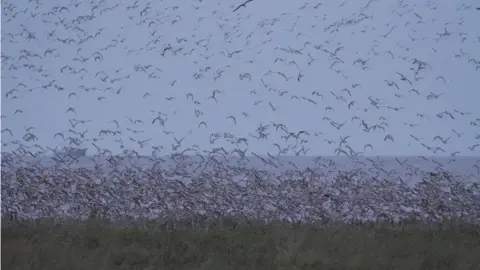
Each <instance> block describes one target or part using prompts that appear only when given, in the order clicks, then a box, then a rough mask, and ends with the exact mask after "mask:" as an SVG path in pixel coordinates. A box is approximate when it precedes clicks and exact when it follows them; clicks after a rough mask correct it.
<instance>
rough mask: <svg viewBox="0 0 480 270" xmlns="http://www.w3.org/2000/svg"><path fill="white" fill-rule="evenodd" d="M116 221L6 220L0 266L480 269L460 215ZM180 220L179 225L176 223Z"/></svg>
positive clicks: (478, 253)
mask: <svg viewBox="0 0 480 270" xmlns="http://www.w3.org/2000/svg"><path fill="white" fill-rule="evenodd" d="M239 224H240V223H238V222H236V221H234V220H230V219H221V220H217V221H211V222H207V221H198V220H188V221H184V222H182V223H178V222H177V223H173V222H168V223H164V224H161V225H160V224H156V223H154V222H149V223H142V224H137V225H134V226H119V225H118V224H117V225H114V224H110V223H107V222H104V221H100V220H89V221H84V222H78V221H77V222H73V221H63V222H53V221H48V220H44V221H36V222H19V221H16V222H11V221H8V220H5V219H4V220H3V221H2V269H9V270H16V269H22V270H23V269H35V270H41V269H48V270H54V269H69V270H75V269H88V270H93V269H95V270H96V269H209V270H216V269H218V270H226V269H249V270H250V269H262V270H267V269H275V270H278V269H368V270H374V269H379V270H380V269H381V270H385V269H406V270H413V269H479V268H478V267H479V266H480V227H479V226H473V225H465V224H461V223H459V222H455V223H453V222H446V223H443V224H430V225H427V224H423V223H417V222H408V223H403V224H396V225H392V224H387V223H368V224H365V223H358V224H340V223H335V222H329V223H324V224H298V223H295V224H294V223H287V222H275V223H270V224H268V225H265V224H260V223H259V222H249V223H248V224H246V223H242V224H243V225H239ZM173 226H175V229H173Z"/></svg>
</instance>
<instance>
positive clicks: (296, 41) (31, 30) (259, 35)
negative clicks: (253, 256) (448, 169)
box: [1, 0, 480, 156]
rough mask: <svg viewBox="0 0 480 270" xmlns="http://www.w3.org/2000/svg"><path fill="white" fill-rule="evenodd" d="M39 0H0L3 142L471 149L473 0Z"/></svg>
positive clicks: (477, 112)
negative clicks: (244, 2)
mask: <svg viewBox="0 0 480 270" xmlns="http://www.w3.org/2000/svg"><path fill="white" fill-rule="evenodd" d="M27 2H28V3H27ZM37 2H38V3H35V1H2V20H1V23H2V74H1V75H2V85H1V90H2V91H1V92H2V104H1V112H2V122H1V124H2V143H3V148H2V151H8V150H11V149H13V148H15V147H17V145H16V144H15V140H18V141H17V143H18V142H19V143H23V144H25V145H33V144H38V145H40V146H42V147H44V146H49V147H55V146H67V145H69V142H72V143H73V142H76V143H79V145H78V147H87V148H88V149H89V151H92V152H95V148H94V146H93V145H92V142H93V143H95V144H96V145H98V146H99V147H101V148H107V149H110V150H112V151H115V152H118V151H120V145H121V144H122V143H123V145H124V147H125V148H127V149H135V150H137V151H138V152H140V153H142V154H149V153H151V151H152V146H163V147H164V150H163V153H165V154H168V153H170V152H172V151H173V150H172V145H176V144H177V143H176V141H175V138H176V139H178V140H180V139H182V138H185V139H184V140H183V141H182V143H181V146H180V147H179V148H178V149H180V150H181V149H185V148H187V147H192V146H194V145H197V146H198V147H199V148H200V149H210V148H213V147H222V146H223V147H224V148H225V149H227V150H231V149H233V148H236V147H239V148H240V149H242V150H245V149H247V148H248V151H247V154H248V153H250V152H255V153H259V154H265V153H266V152H269V153H271V154H277V153H278V147H277V146H275V145H274V144H278V146H280V148H282V149H283V148H287V147H288V145H291V146H290V147H291V149H290V150H286V151H285V153H286V154H289V155H293V154H295V151H299V150H301V149H302V147H303V149H304V150H305V152H304V153H301V154H307V155H335V154H337V153H339V152H338V151H337V152H335V149H337V148H340V149H343V150H345V151H346V152H349V150H348V149H347V148H346V145H349V146H350V147H351V148H352V149H353V150H354V151H357V152H358V151H360V152H362V151H363V152H364V155H450V154H451V153H454V152H457V151H458V152H459V153H458V155H470V156H472V155H479V154H480V146H478V147H475V145H476V144H478V143H480V106H479V105H478V102H479V101H480V86H479V85H480V27H478V26H479V25H480V11H478V10H476V6H475V3H476V1H473V0H469V1H467V0H465V1H424V0H408V1H396V0H386V1H385V0H382V1H368V0H355V1H353V0H352V1H344V2H341V1H308V2H302V1H273V0H254V1H253V2H250V3H248V4H247V5H246V7H245V8H243V7H242V8H240V9H239V10H238V11H236V12H232V10H233V9H234V8H235V7H236V6H237V5H238V4H240V3H241V2H240V1H233V0H228V1H173V0H167V1H143V0H139V1H126V0H122V1H106V0H103V1H90V2H88V1H63V0H62V1H60V0H55V1H54V0H50V1H37ZM165 48H171V49H167V50H165ZM237 50H238V51H239V52H237V53H234V52H235V51H237ZM277 72H278V73H277ZM397 72H398V73H400V74H402V75H403V76H405V78H404V79H403V80H402V75H400V74H398V73H397ZM215 90H219V91H218V92H216V93H215V96H214V97H215V99H216V100H215V99H214V98H209V97H212V95H213V92H214V91H215ZM189 93H191V95H188V94H189ZM317 93H318V94H317ZM260 101H262V102H260ZM353 101H354V102H353ZM372 103H373V104H372ZM159 112H161V114H159ZM159 115H160V116H161V119H157V120H156V121H155V122H154V123H153V124H152V121H153V120H154V119H155V118H156V117H157V116H159ZM229 116H233V118H234V119H235V121H236V124H235V123H234V120H233V118H227V117H229ZM127 117H129V118H130V119H132V120H133V121H134V122H135V120H141V121H143V122H138V121H137V122H136V123H135V124H134V123H132V122H130V120H128V119H127ZM353 117H358V118H353ZM477 119H478V120H477ZM78 120H80V121H84V123H82V122H79V123H78V124H76V123H77V122H78ZM114 120H116V121H117V122H118V125H119V127H117V124H116V123H115V122H112V121H114ZM202 121H203V122H205V123H206V124H207V126H205V125H203V124H201V123H202ZM362 121H364V125H363V124H362ZM272 122H273V123H275V124H283V125H285V127H286V128H285V129H286V130H288V132H292V133H295V134H296V133H298V132H299V131H302V130H304V131H307V132H308V133H309V134H310V135H307V134H300V135H299V137H298V140H296V139H295V138H293V137H290V138H288V140H287V141H285V137H283V136H286V135H288V133H287V132H286V131H282V128H280V127H278V130H277V128H275V127H274V126H273V125H272ZM162 123H163V125H162ZM342 123H345V124H344V125H343V126H342V127H339V126H338V125H337V124H342ZM199 124H201V125H200V126H199ZM73 125H75V127H74V126H73ZM260 125H264V126H265V125H270V126H269V127H268V129H266V130H265V131H264V132H263V133H265V134H269V135H268V136H267V137H266V138H264V139H256V138H254V137H253V136H258V135H259V133H258V132H257V128H258V127H259V126H260ZM336 125H337V127H335V126H336ZM375 125H377V126H376V128H375V129H374V128H373V126H375ZM29 127H34V129H30V130H28V131H27V129H28V128H29ZM6 128H8V129H9V130H11V132H12V134H13V136H12V135H11V134H10V133H9V131H7V130H4V129H6ZM365 129H367V130H365ZM69 130H71V131H69ZM102 130H110V131H112V132H117V131H120V132H121V133H115V134H113V133H109V134H107V133H105V132H102V133H101V134H100V132H101V131H102ZM72 131H73V132H72ZM85 131H86V132H85ZM29 132H31V133H33V134H34V135H35V137H36V138H37V139H38V140H34V141H33V140H29V139H32V138H33V137H32V136H30V135H29V134H28V133H29ZM57 132H61V133H62V134H63V137H64V138H65V141H64V139H63V138H62V137H61V136H55V137H54V135H55V134H56V133H57ZM74 132H75V133H78V134H74ZM84 132H85V133H84ZM80 133H83V134H80ZM212 133H220V134H221V137H220V138H219V139H217V140H215V141H213V140H212V138H213V137H211V134H212ZM224 133H229V134H231V135H232V138H230V139H229V138H228V136H224ZM250 135H253V136H250ZM388 135H391V137H392V140H393V141H392V140H390V139H388V138H389V137H388ZM82 136H83V137H82ZM340 136H342V137H346V136H350V137H349V138H348V139H347V140H346V142H345V143H342V144H341V145H340V144H339V143H340ZM435 136H440V137H441V138H435ZM29 137H30V138H29ZM69 137H71V139H69ZM242 137H243V138H246V139H247V140H248V146H247V145H246V144H245V143H243V142H242V141H241V140H239V143H238V146H237V145H236V144H232V143H231V142H229V141H236V140H238V139H239V138H242ZM282 137H283V138H282ZM448 138H449V139H448ZM94 139H95V140H97V141H92V140H94ZM148 139H151V140H150V141H148V142H146V143H145V145H144V147H143V148H141V147H140V143H139V142H138V141H143V140H148ZM447 139H448V141H446V142H445V143H443V142H442V141H441V140H447ZM136 140H138V141H136ZM366 144H371V145H372V146H373V149H372V148H370V147H365V145H366ZM422 144H423V145H422ZM71 146H75V145H74V144H71ZM436 147H441V148H442V150H440V149H437V150H435V148H436ZM428 148H430V150H429V149H428ZM307 150H308V151H307ZM434 150H435V153H434V152H433V151H434ZM443 151H444V152H443ZM342 155H343V154H342Z"/></svg>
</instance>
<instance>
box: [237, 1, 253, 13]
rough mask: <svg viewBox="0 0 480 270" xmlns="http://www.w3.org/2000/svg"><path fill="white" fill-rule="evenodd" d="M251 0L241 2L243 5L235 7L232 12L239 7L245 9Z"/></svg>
mask: <svg viewBox="0 0 480 270" xmlns="http://www.w3.org/2000/svg"><path fill="white" fill-rule="evenodd" d="M252 1H253V0H247V1H245V2H243V4H240V5H239V6H238V7H236V8H235V9H234V10H233V11H232V12H235V11H237V10H239V9H240V8H241V7H244V8H247V4H248V3H250V2H252Z"/></svg>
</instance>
